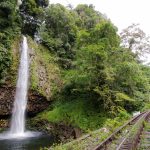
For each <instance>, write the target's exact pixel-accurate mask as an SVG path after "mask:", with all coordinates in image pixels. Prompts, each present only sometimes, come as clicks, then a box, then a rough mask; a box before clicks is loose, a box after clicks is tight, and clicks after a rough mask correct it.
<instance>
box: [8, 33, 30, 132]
mask: <svg viewBox="0 0 150 150" xmlns="http://www.w3.org/2000/svg"><path fill="white" fill-rule="evenodd" d="M20 50H21V55H20V66H19V71H18V80H17V87H16V95H15V101H14V107H13V114H12V120H11V127H10V133H11V134H16V135H22V134H24V132H25V110H26V105H27V91H28V78H29V61H28V44H27V38H26V37H25V36H23V41H22V43H21V49H20Z"/></svg>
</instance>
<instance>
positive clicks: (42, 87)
mask: <svg viewBox="0 0 150 150" xmlns="http://www.w3.org/2000/svg"><path fill="white" fill-rule="evenodd" d="M20 41H21V37H19V38H18V39H16V41H15V42H14V44H13V45H12V60H13V62H12V66H11V68H10V71H9V73H8V76H7V77H6V78H5V81H4V82H3V83H1V84H0V116H1V118H3V117H5V116H9V115H10V114H11V112H12V107H13V101H14V97H15V90H16V82H17V73H18V66H19V48H20ZM28 46H29V57H30V81H29V93H28V103H27V112H28V114H29V115H34V114H36V113H39V112H41V111H43V110H45V109H46V108H48V107H49V105H50V101H51V100H52V95H53V94H54V93H55V92H57V91H59V89H60V88H61V86H62V81H61V77H60V69H59V67H58V66H57V64H56V63H55V56H53V55H52V54H51V53H50V52H49V51H48V50H47V49H46V48H44V47H42V46H41V45H39V44H37V43H35V42H34V41H33V40H32V39H31V38H29V37H28Z"/></svg>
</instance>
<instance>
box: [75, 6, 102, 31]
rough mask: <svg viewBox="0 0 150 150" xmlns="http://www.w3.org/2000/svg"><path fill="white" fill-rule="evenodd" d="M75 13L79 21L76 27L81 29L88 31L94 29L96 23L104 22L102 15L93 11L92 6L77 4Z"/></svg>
mask: <svg viewBox="0 0 150 150" xmlns="http://www.w3.org/2000/svg"><path fill="white" fill-rule="evenodd" d="M75 11H76V12H77V14H78V16H79V19H78V20H77V22H76V23H77V25H78V26H79V27H80V28H83V29H90V28H93V27H95V25H96V24H97V23H99V22H100V21H102V20H104V17H103V15H102V14H101V13H100V12H98V11H95V9H94V6H93V5H86V4H79V5H78V6H77V7H76V8H75Z"/></svg>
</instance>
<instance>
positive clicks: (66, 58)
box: [39, 4, 77, 69]
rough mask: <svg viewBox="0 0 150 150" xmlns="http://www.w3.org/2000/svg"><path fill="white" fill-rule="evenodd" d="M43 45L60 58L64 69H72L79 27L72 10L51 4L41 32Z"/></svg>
mask: <svg viewBox="0 0 150 150" xmlns="http://www.w3.org/2000/svg"><path fill="white" fill-rule="evenodd" d="M39 34H40V37H41V41H42V43H43V44H44V45H45V46H46V47H48V49H49V50H50V51H53V52H55V53H56V54H57V56H58V57H59V63H60V64H61V65H62V67H63V68H66V69H68V68H71V66H72V62H71V61H72V60H73V59H74V56H75V51H74V45H75V40H76V34H77V27H76V25H75V19H74V16H73V13H72V10H68V9H66V8H65V7H64V6H62V5H61V4H51V5H50V6H49V7H48V8H47V10H46V12H45V23H44V24H43V25H42V26H41V28H40V31H39Z"/></svg>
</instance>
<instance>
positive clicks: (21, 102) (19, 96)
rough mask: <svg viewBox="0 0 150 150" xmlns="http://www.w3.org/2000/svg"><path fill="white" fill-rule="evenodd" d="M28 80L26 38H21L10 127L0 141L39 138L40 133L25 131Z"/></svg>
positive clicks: (0, 137)
mask: <svg viewBox="0 0 150 150" xmlns="http://www.w3.org/2000/svg"><path fill="white" fill-rule="evenodd" d="M28 79H29V60H28V43H27V38H26V37H25V36H23V40H22V43H21V47H20V65H19V70H18V80H17V86H16V94H15V101H14V105H13V111H12V118H11V126H10V129H9V130H8V131H6V132H5V131H4V132H3V133H1V134H0V140H3V139H13V138H19V139H20V138H28V137H37V136H40V135H41V134H42V133H41V132H33V131H26V130H25V111H26V106H27V94H28Z"/></svg>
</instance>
